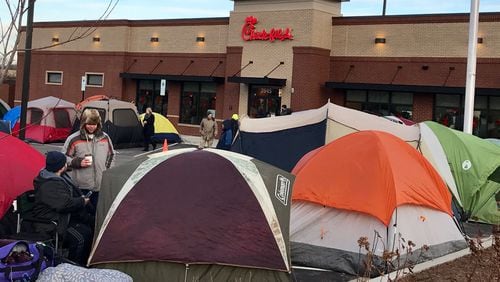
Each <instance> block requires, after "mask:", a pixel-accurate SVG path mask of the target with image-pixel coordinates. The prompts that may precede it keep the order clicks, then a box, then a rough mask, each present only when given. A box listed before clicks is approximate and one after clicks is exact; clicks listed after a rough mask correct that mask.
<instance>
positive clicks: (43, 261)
mask: <svg viewBox="0 0 500 282" xmlns="http://www.w3.org/2000/svg"><path fill="white" fill-rule="evenodd" d="M45 249H46V247H45V246H44V245H43V244H42V243H28V242H27V241H20V240H0V282H4V281H23V282H24V281H35V280H36V279H37V278H38V275H39V274H40V272H41V271H42V270H44V269H45V268H47V267H48V266H50V265H49V264H50V263H49V260H48V258H47V257H46V255H45V254H44V253H45Z"/></svg>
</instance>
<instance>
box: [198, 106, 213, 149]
mask: <svg viewBox="0 0 500 282" xmlns="http://www.w3.org/2000/svg"><path fill="white" fill-rule="evenodd" d="M200 134H201V140H200V145H199V146H198V148H199V149H202V148H208V147H212V143H213V142H214V138H215V136H216V135H217V122H216V121H215V118H214V116H213V114H212V112H207V117H205V118H203V119H202V120H201V123H200Z"/></svg>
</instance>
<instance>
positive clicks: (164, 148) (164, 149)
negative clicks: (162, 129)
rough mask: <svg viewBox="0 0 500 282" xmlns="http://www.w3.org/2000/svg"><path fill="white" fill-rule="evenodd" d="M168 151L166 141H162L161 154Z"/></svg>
mask: <svg viewBox="0 0 500 282" xmlns="http://www.w3.org/2000/svg"><path fill="white" fill-rule="evenodd" d="M166 151H168V142H167V139H165V140H163V152H166Z"/></svg>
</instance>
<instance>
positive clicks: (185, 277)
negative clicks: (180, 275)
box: [184, 263, 189, 282]
mask: <svg viewBox="0 0 500 282" xmlns="http://www.w3.org/2000/svg"><path fill="white" fill-rule="evenodd" d="M188 270H189V264H187V263H186V271H185V272H184V282H187V279H188Z"/></svg>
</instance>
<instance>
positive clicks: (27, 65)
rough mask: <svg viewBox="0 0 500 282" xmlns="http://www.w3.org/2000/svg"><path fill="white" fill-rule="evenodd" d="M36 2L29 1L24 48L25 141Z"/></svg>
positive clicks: (22, 123) (23, 132) (22, 138)
mask: <svg viewBox="0 0 500 282" xmlns="http://www.w3.org/2000/svg"><path fill="white" fill-rule="evenodd" d="M34 9H35V0H29V1H28V21H27V24H26V43H25V47H24V49H25V50H24V67H23V91H22V96H21V121H20V123H21V124H20V131H19V139H21V140H24V139H25V133H26V114H27V110H28V100H29V96H30V70H31V45H32V41H33V12H34Z"/></svg>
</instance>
